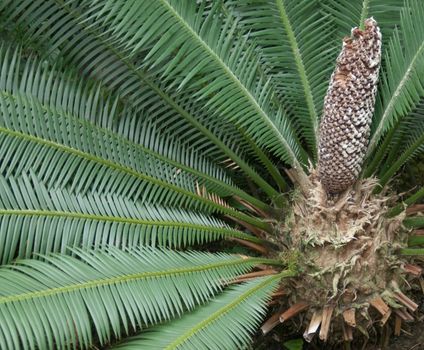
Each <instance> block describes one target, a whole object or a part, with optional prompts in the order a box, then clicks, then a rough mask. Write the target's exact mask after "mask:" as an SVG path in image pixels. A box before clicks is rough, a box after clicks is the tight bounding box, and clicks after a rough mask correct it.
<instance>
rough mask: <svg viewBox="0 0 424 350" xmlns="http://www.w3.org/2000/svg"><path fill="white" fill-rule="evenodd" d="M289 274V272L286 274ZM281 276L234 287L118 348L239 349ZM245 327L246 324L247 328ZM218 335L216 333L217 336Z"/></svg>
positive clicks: (256, 321) (253, 328) (245, 340)
mask: <svg viewBox="0 0 424 350" xmlns="http://www.w3.org/2000/svg"><path fill="white" fill-rule="evenodd" d="M286 275H289V274H286ZM279 278H281V276H279V275H277V276H273V277H267V278H265V279H257V280H255V281H252V282H248V283H245V284H242V285H240V286H237V287H234V288H232V289H231V290H229V291H226V292H224V293H223V294H222V295H219V296H217V297H216V299H214V300H212V301H211V302H210V303H209V304H208V305H206V306H202V307H200V308H198V309H197V310H195V311H194V312H192V313H191V314H188V315H186V316H184V317H183V318H181V319H178V320H175V321H172V322H170V323H169V324H166V325H164V326H160V327H156V328H153V329H152V331H151V332H146V333H144V334H142V335H141V336H138V337H134V338H129V339H128V340H127V341H125V343H122V344H119V345H118V346H117V347H116V348H117V349H168V350H170V349H193V350H197V349H240V348H243V347H244V346H246V345H247V343H248V341H249V340H250V339H249V338H250V335H251V334H252V333H253V332H254V331H255V328H256V327H257V326H258V324H259V322H260V321H261V319H262V317H263V316H264V313H265V302H266V301H267V300H268V298H269V294H270V293H271V292H272V291H273V290H274V289H275V287H276V285H277V283H278V279H279ZM246 326H247V327H246ZM217 334H219V336H217Z"/></svg>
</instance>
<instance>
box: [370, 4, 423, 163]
mask: <svg viewBox="0 0 424 350" xmlns="http://www.w3.org/2000/svg"><path fill="white" fill-rule="evenodd" d="M405 4H406V5H405V8H404V9H403V10H402V11H401V18H400V30H398V29H395V30H394V32H393V35H392V37H391V39H390V42H389V43H388V48H387V49H386V51H385V53H384V56H383V62H384V65H383V67H382V72H381V74H380V79H381V82H380V89H379V92H378V94H377V103H376V111H375V116H374V119H373V124H372V137H371V140H370V144H369V148H368V155H371V154H372V152H373V151H374V150H375V149H376V148H377V146H378V144H379V142H380V141H381V139H382V137H383V136H384V134H385V133H386V132H388V131H389V130H390V129H391V128H392V127H393V126H394V125H395V123H396V122H397V121H398V120H400V119H401V118H403V117H404V116H405V115H407V114H408V112H410V111H411V109H412V108H413V107H414V106H415V105H416V104H417V103H418V102H419V101H420V99H421V98H422V97H423V96H424V80H423V72H424V23H423V21H422V18H423V16H424V8H423V6H422V5H421V3H420V2H419V1H416V0H411V1H406V2H405Z"/></svg>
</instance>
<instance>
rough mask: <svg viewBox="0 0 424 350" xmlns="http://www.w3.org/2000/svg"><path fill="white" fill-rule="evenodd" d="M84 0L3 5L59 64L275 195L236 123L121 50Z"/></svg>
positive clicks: (200, 151) (162, 130)
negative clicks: (96, 82)
mask: <svg viewBox="0 0 424 350" xmlns="http://www.w3.org/2000/svg"><path fill="white" fill-rule="evenodd" d="M85 3H87V2H85ZM85 3H82V2H66V3H65V2H64V1H62V0H56V1H53V0H48V1H40V3H39V2H37V1H36V2H34V1H32V0H30V1H28V0H18V2H16V1H14V0H13V1H6V2H5V3H4V11H5V12H6V16H7V18H8V19H9V20H12V21H14V25H16V26H19V25H21V26H25V32H26V35H27V37H29V39H30V40H36V41H41V42H43V43H44V42H46V41H47V42H48V45H47V46H48V47H52V49H51V51H52V52H54V53H55V55H57V54H60V58H61V60H63V61H64V63H65V64H70V65H74V66H76V67H78V68H79V70H80V71H81V73H83V74H85V75H88V76H90V77H92V78H94V79H96V80H99V81H101V82H102V84H103V85H104V86H105V87H107V88H108V89H110V90H112V91H117V90H119V93H120V96H121V98H123V99H125V103H126V104H128V103H129V104H131V106H132V107H133V110H135V111H140V110H142V109H145V110H146V111H147V114H148V117H149V118H150V120H154V121H155V123H156V124H157V125H160V128H161V130H160V131H161V132H162V133H165V134H171V135H173V137H177V136H178V135H179V136H181V139H182V140H184V142H185V143H186V144H188V145H190V147H192V148H195V149H197V150H198V152H199V154H207V155H209V156H211V157H213V158H216V159H218V160H221V161H222V160H224V159H225V158H228V157H229V158H230V159H232V160H233V161H234V162H235V163H236V164H237V165H238V166H239V167H240V169H241V170H242V171H243V172H245V173H246V174H247V175H248V176H249V177H250V178H251V179H252V180H253V181H254V182H256V183H257V184H258V185H259V186H260V187H261V188H263V189H264V190H265V192H266V193H267V194H268V195H269V196H275V195H277V192H276V191H275V190H274V189H273V188H272V187H271V186H270V185H269V184H268V183H267V182H266V181H265V180H264V179H262V178H261V176H259V175H258V174H257V173H256V172H255V171H254V170H253V169H252V167H251V166H250V165H249V164H248V163H247V162H246V161H245V160H244V159H243V156H242V155H243V153H244V149H245V147H244V146H243V145H246V143H245V142H244V141H243V139H242V138H241V137H237V134H238V132H237V129H236V128H234V126H233V125H232V124H231V123H228V122H224V119H223V118H211V116H210V115H208V114H207V113H206V112H205V111H204V110H203V107H204V102H200V101H197V100H196V99H193V95H194V93H195V92H196V91H197V90H196V89H194V90H193V89H192V90H188V89H186V90H187V91H179V92H176V91H174V90H173V89H170V88H169V84H166V83H164V82H161V77H160V75H159V74H158V73H156V72H155V71H153V70H151V71H146V69H145V68H144V67H143V61H142V60H141V58H139V57H138V56H137V57H128V56H127V55H125V54H124V53H123V48H122V45H119V44H118V43H117V40H116V39H111V40H109V41H108V40H107V37H110V35H111V33H110V28H109V27H108V26H104V25H102V22H103V21H102V19H101V18H100V19H98V20H96V19H95V18H93V16H91V17H88V15H90V14H92V12H94V13H96V9H97V7H96V6H92V7H90V3H88V5H86V4H85ZM126 9H127V7H126V6H124V7H123V10H126ZM161 20H163V19H161ZM15 22H16V23H15ZM158 23H160V22H158ZM105 32H106V33H107V34H105ZM53 48H54V50H53ZM49 53H50V51H49ZM48 57H50V56H48Z"/></svg>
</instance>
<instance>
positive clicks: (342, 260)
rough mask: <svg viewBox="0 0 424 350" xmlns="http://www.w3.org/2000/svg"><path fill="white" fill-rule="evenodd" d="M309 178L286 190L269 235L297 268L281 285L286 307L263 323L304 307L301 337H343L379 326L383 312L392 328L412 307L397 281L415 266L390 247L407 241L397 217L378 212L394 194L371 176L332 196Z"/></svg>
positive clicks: (272, 324) (385, 208) (414, 275)
mask: <svg viewBox="0 0 424 350" xmlns="http://www.w3.org/2000/svg"><path fill="white" fill-rule="evenodd" d="M310 181H311V183H312V184H313V186H312V187H311V189H310V190H309V192H308V193H305V192H303V193H298V194H297V195H295V196H294V197H293V211H292V213H291V215H289V217H288V218H287V220H286V222H285V223H284V225H283V226H282V227H280V228H279V236H278V237H279V242H275V243H278V244H281V246H282V247H284V249H283V248H282V251H285V252H287V251H289V252H291V253H282V258H283V259H287V260H290V259H292V258H293V256H296V259H297V263H298V267H299V269H300V276H299V277H298V278H296V279H292V280H291V281H290V282H286V284H285V285H284V286H283V288H284V290H287V292H288V295H289V298H290V299H289V307H288V308H287V309H286V310H282V312H281V311H280V312H279V315H280V319H279V320H278V316H277V315H274V316H273V319H272V320H270V321H268V322H267V323H265V325H264V326H265V329H263V331H265V332H269V331H270V330H271V329H272V328H273V327H275V326H276V325H278V324H279V323H280V322H282V321H285V320H286V319H289V318H291V317H293V316H294V315H296V314H298V313H306V314H305V317H304V319H305V320H307V324H306V325H305V332H304V338H305V339H306V340H307V341H311V340H312V339H313V338H314V337H319V338H320V339H321V340H322V341H324V342H325V341H327V340H328V339H330V340H331V341H332V340H333V339H332V338H333V336H335V339H334V340H335V341H337V340H344V341H351V340H352V339H353V338H354V337H355V335H358V334H363V335H365V336H367V335H368V331H367V330H369V329H370V327H384V326H385V325H387V323H388V321H389V319H390V318H391V317H392V319H393V318H394V317H396V327H395V330H396V333H398V332H399V327H400V324H401V322H403V321H409V320H411V319H413V317H412V314H413V313H414V311H415V310H416V308H417V304H416V303H415V302H414V301H413V300H411V299H410V298H408V296H407V295H405V294H404V293H403V292H402V288H404V287H405V285H406V284H405V283H404V281H406V280H407V278H415V279H417V278H419V277H420V276H419V275H421V272H422V270H420V269H419V268H418V267H416V266H414V265H411V264H407V262H406V261H404V260H402V259H403V258H401V257H399V256H398V255H397V254H396V252H397V250H398V249H399V248H401V247H404V246H405V245H406V242H407V232H406V231H405V230H404V229H402V226H401V222H402V219H403V217H402V216H398V217H395V218H388V217H387V216H386V213H387V211H388V209H389V207H390V206H392V202H395V200H396V198H394V197H391V196H389V195H383V194H378V195H374V194H372V192H373V189H374V188H375V186H376V182H375V181H374V180H373V179H367V180H363V181H361V182H359V183H358V184H357V185H356V186H355V187H354V188H353V189H351V190H349V191H346V192H344V193H341V194H340V195H338V196H337V197H332V198H329V197H327V195H326V193H325V191H324V189H323V188H322V186H321V184H320V183H319V182H318V180H317V179H316V177H315V176H314V174H312V175H311V177H310ZM293 252H297V253H293ZM290 305H291V306H290ZM392 322H394V321H392ZM337 333H338V334H337Z"/></svg>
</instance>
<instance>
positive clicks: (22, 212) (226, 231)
mask: <svg viewBox="0 0 424 350" xmlns="http://www.w3.org/2000/svg"><path fill="white" fill-rule="evenodd" d="M2 215H9V216H12V215H16V216H43V217H64V218H72V219H86V220H95V221H105V222H116V223H125V224H135V225H144V226H161V227H181V228H192V229H196V230H199V231H207V232H214V233H219V234H222V235H224V236H229V237H238V238H241V239H244V240H247V241H251V242H256V243H260V242H262V241H261V240H260V239H259V238H257V237H254V236H252V235H248V234H246V233H243V232H241V231H237V230H234V229H231V228H226V227H214V226H205V225H200V224H193V223H188V222H187V223H186V222H179V221H162V220H146V219H134V218H127V217H118V216H106V215H95V214H86V213H78V212H64V211H52V210H30V209H19V210H17V209H0V216H2Z"/></svg>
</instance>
